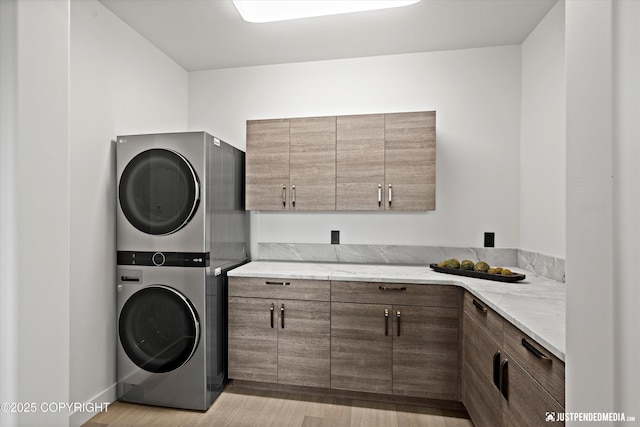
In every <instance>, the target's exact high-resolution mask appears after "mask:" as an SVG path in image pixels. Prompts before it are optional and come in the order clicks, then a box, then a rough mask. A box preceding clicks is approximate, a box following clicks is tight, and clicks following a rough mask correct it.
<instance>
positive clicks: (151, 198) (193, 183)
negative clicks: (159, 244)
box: [119, 149, 200, 235]
mask: <svg viewBox="0 0 640 427" xmlns="http://www.w3.org/2000/svg"><path fill="white" fill-rule="evenodd" d="M119 198H120V206H121V207H122V212H123V213H124V215H125V216H126V217H127V220H128V221H129V222H130V223H131V225H133V226H134V227H135V228H137V229H138V230H140V231H143V232H145V233H148V234H155V235H164V234H171V233H174V232H176V231H178V230H180V229H181V228H182V227H184V226H185V225H187V223H188V222H189V220H190V219H191V218H192V217H193V215H194V214H195V212H196V210H197V209H198V204H199V202H200V185H199V182H198V176H197V175H196V173H195V171H194V169H193V167H192V166H191V164H190V163H189V162H188V161H187V159H185V158H184V157H183V156H182V155H180V154H178V153H176V152H174V151H170V150H163V149H152V150H147V151H143V152H142V153H140V154H138V155H137V156H135V157H134V158H133V159H132V160H131V161H130V162H129V164H127V166H126V167H125V169H124V171H123V172H122V177H121V178H120V187H119Z"/></svg>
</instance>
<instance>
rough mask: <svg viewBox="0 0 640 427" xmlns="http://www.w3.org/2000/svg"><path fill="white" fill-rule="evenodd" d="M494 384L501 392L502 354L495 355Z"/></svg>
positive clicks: (496, 353)
mask: <svg viewBox="0 0 640 427" xmlns="http://www.w3.org/2000/svg"><path fill="white" fill-rule="evenodd" d="M493 384H494V385H495V386H496V388H497V389H498V390H500V352H499V351H496V352H495V354H494V355H493Z"/></svg>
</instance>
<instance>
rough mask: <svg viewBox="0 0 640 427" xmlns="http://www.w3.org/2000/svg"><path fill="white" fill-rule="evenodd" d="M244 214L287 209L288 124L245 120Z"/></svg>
mask: <svg viewBox="0 0 640 427" xmlns="http://www.w3.org/2000/svg"><path fill="white" fill-rule="evenodd" d="M246 208H247V210H287V209H289V120H288V119H277V120H248V121H247V155H246Z"/></svg>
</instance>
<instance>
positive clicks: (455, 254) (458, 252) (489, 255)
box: [254, 242, 565, 282]
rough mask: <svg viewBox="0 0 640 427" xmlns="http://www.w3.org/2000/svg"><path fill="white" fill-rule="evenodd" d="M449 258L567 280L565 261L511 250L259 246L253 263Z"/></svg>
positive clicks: (398, 262) (406, 261)
mask: <svg viewBox="0 0 640 427" xmlns="http://www.w3.org/2000/svg"><path fill="white" fill-rule="evenodd" d="M448 258H457V259H459V260H463V259H469V260H471V261H474V262H477V261H485V262H487V263H489V265H493V266H517V267H519V268H523V269H525V270H528V271H531V272H534V273H536V274H538V275H541V276H544V277H548V278H550V279H553V280H556V281H558V282H564V280H565V275H564V267H565V262H564V259H562V258H556V257H553V256H549V255H544V254H540V253H537V252H531V251H526V250H522V249H509V248H461V247H445V246H401V245H348V244H347V245H344V244H340V245H331V244H315V243H271V242H259V243H258V254H257V256H255V257H254V261H257V260H261V261H303V262H332V263H336V262H337V263H350V264H394V265H428V264H431V263H438V262H440V261H442V260H445V259H448Z"/></svg>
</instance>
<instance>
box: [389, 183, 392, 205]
mask: <svg viewBox="0 0 640 427" xmlns="http://www.w3.org/2000/svg"><path fill="white" fill-rule="evenodd" d="M392 201H393V193H392V192H391V184H389V206H391V202H392Z"/></svg>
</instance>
